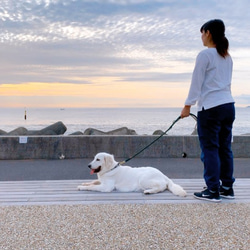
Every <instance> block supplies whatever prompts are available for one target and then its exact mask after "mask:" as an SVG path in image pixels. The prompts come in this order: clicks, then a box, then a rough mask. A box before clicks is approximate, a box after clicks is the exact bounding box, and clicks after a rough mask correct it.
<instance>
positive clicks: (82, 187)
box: [77, 185, 85, 191]
mask: <svg viewBox="0 0 250 250" xmlns="http://www.w3.org/2000/svg"><path fill="white" fill-rule="evenodd" d="M77 190H78V191H82V190H85V188H84V186H82V185H80V186H78V187H77Z"/></svg>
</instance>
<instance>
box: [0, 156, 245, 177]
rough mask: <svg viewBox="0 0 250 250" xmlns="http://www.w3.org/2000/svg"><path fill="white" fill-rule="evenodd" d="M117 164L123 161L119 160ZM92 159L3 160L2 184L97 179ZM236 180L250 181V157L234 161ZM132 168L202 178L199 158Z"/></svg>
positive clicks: (139, 162) (137, 161) (141, 162)
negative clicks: (92, 166) (89, 166)
mask: <svg viewBox="0 0 250 250" xmlns="http://www.w3.org/2000/svg"><path fill="white" fill-rule="evenodd" d="M116 160H117V161H122V160H124V159H120V158H116ZM90 161H92V158H82V159H64V160H37V159H36V160H0V181H25V180H79V179H95V178H96V175H90V171H89V168H88V167H87V166H88V163H89V162H90ZM234 162H235V177H236V178H250V158H235V159H234ZM126 165H129V166H132V167H140V166H153V167H155V168H158V169H159V170H161V171H162V172H163V173H164V174H166V175H167V176H168V177H169V178H183V179H193V178H202V177H203V165H202V162H201V161H200V159H199V158H134V159H132V160H130V161H129V162H127V163H126Z"/></svg>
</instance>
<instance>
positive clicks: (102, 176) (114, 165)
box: [78, 153, 186, 197]
mask: <svg viewBox="0 0 250 250" xmlns="http://www.w3.org/2000/svg"><path fill="white" fill-rule="evenodd" d="M88 167H89V168H90V169H91V174H93V173H97V176H98V180H94V181H92V182H89V183H83V184H82V185H81V186H78V190H90V191H100V192H111V191H112V190H114V189H116V190H118V191H120V192H132V191H139V190H144V193H145V194H154V193H158V192H162V191H164V190H166V189H168V190H169V191H170V192H172V193H173V194H175V195H179V196H183V197H184V196H186V191H185V190H184V189H183V188H182V187H181V186H179V185H177V184H175V183H173V181H172V180H170V179H169V178H168V177H167V176H166V175H164V174H163V173H162V172H161V171H159V170H158V169H156V168H152V167H140V168H132V167H129V166H121V165H120V164H119V162H116V161H115V159H114V156H113V155H110V154H107V153H98V154H97V155H96V156H95V158H94V160H93V161H92V162H90V164H89V165H88Z"/></svg>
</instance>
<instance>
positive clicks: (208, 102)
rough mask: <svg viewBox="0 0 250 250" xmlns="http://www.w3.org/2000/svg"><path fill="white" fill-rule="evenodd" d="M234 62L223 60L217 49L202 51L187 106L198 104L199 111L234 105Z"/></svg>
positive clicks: (229, 57) (226, 58)
mask: <svg viewBox="0 0 250 250" xmlns="http://www.w3.org/2000/svg"><path fill="white" fill-rule="evenodd" d="M232 70H233V61H232V58H231V56H227V57H225V58H223V57H222V56H220V55H219V54H218V52H217V50H216V48H208V49H205V50H202V51H201V52H200V53H199V54H198V56H197V58H196V63H195V68H194V71H193V75H192V82H191V86H190V89H189V94H188V97H187V99H186V101H185V105H194V104H196V102H197V106H198V111H201V110H202V108H204V109H209V108H213V107H216V106H219V105H222V104H226V103H233V102H234V99H233V97H232V94H231V80H232Z"/></svg>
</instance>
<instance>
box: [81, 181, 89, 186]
mask: <svg viewBox="0 0 250 250" xmlns="http://www.w3.org/2000/svg"><path fill="white" fill-rule="evenodd" d="M89 185H90V183H87V182H84V183H82V184H81V186H89Z"/></svg>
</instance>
